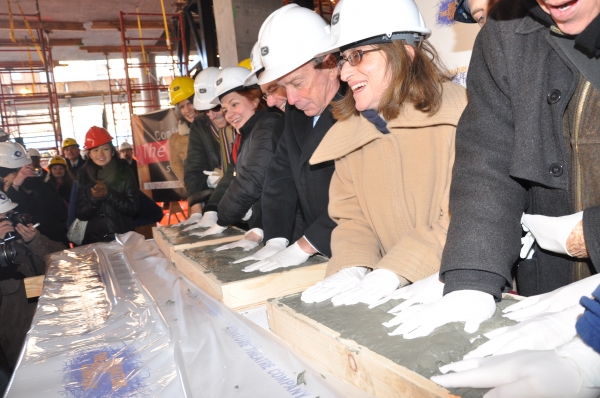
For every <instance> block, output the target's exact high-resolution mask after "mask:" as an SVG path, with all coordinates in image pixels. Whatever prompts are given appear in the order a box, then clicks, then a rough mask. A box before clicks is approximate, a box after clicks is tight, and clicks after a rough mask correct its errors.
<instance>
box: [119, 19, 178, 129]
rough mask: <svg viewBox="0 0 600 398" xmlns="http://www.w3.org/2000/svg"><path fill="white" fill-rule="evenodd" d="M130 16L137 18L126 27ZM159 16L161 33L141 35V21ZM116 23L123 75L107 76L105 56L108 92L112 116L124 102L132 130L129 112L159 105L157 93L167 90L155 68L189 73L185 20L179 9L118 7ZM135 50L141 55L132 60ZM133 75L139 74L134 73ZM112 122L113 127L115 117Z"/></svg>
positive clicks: (148, 21)
mask: <svg viewBox="0 0 600 398" xmlns="http://www.w3.org/2000/svg"><path fill="white" fill-rule="evenodd" d="M141 18H154V20H146V19H145V20H144V21H142V20H141ZM132 19H133V20H135V21H137V29H131V28H129V29H128V28H127V26H130V25H129V24H128V23H127V22H129V21H131V20H132ZM167 19H169V22H168V21H167ZM159 20H160V21H161V22H163V21H164V24H165V31H164V32H163V34H162V35H161V36H160V37H151V36H147V35H145V34H144V30H143V27H144V24H145V23H154V24H155V23H156V22H157V21H159ZM119 24H120V25H119V26H120V31H121V49H122V55H123V62H124V64H123V66H124V71H125V79H121V80H117V79H112V78H111V76H110V68H109V66H108V57H107V68H108V73H109V94H110V100H111V107H112V111H113V117H114V115H117V114H118V110H117V109H115V108H116V107H118V106H123V105H126V108H127V111H128V113H129V115H128V116H129V119H130V124H131V131H133V125H132V123H133V115H136V114H143V113H148V112H152V111H155V110H159V109H161V103H160V93H161V92H163V93H165V92H168V90H169V84H170V82H171V80H170V79H159V78H158V77H157V73H156V68H157V67H162V68H170V70H171V75H172V77H175V76H176V75H182V76H187V75H188V73H189V70H188V62H189V61H188V50H187V45H186V40H185V24H184V19H183V15H182V13H176V14H157V13H139V12H135V13H125V12H122V11H121V12H119ZM169 27H171V28H169ZM139 53H141V58H140V59H139V60H138V62H135V60H134V58H133V55H134V54H139ZM156 54H159V55H166V56H167V57H166V60H165V62H158V63H157V62H156V59H155V56H156ZM176 70H177V71H176ZM134 75H135V76H139V77H134ZM114 123H115V129H116V121H114ZM118 135H119V134H118V132H117V136H118ZM117 138H118V137H117Z"/></svg>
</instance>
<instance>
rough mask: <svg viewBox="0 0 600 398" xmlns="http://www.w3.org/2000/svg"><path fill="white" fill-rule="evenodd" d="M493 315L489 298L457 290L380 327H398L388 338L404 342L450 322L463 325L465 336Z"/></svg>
mask: <svg viewBox="0 0 600 398" xmlns="http://www.w3.org/2000/svg"><path fill="white" fill-rule="evenodd" d="M495 311H496V303H495V301H494V297H493V296H492V295H491V294H488V293H484V292H480V291H478V290H457V291H454V292H451V293H448V294H446V295H445V296H444V297H442V298H441V299H440V300H437V301H434V302H432V303H429V304H421V305H414V306H412V307H409V308H407V309H405V310H404V311H402V312H401V313H400V314H398V315H397V316H396V317H395V318H394V319H392V320H391V321H389V322H386V323H384V324H383V326H386V327H392V326H394V325H398V324H401V325H400V326H399V327H398V328H397V329H396V330H394V331H393V332H392V333H389V335H390V336H395V335H399V334H401V335H402V336H403V337H404V338H405V339H414V338H415V337H423V336H427V335H429V334H430V333H431V332H433V331H434V330H435V329H436V328H438V327H440V326H442V325H445V324H447V323H450V322H465V332H467V333H474V332H476V331H477V329H479V325H480V324H481V322H483V321H485V320H487V319H490V318H491V317H492V316H493V315H494V312H495Z"/></svg>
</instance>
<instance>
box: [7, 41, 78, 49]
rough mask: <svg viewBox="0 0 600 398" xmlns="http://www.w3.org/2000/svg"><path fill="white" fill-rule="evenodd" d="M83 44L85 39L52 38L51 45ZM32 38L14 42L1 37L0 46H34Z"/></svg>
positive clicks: (68, 45)
mask: <svg viewBox="0 0 600 398" xmlns="http://www.w3.org/2000/svg"><path fill="white" fill-rule="evenodd" d="M82 44H83V39H50V47H70V46H80V45H82ZM34 45H35V44H34V43H33V42H32V41H31V40H17V42H16V43H13V42H12V40H9V39H0V47H34Z"/></svg>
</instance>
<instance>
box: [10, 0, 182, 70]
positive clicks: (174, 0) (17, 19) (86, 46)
mask: <svg viewBox="0 0 600 398" xmlns="http://www.w3.org/2000/svg"><path fill="white" fill-rule="evenodd" d="M163 1H164V7H165V12H166V13H167V14H174V13H176V12H177V11H178V9H179V8H181V6H183V5H185V3H186V2H187V0H163ZM37 4H38V6H39V12H40V16H41V20H42V23H43V27H44V30H46V31H48V32H49V38H50V43H51V46H52V58H53V59H54V61H55V62H58V61H72V60H98V59H105V54H106V53H108V56H109V58H122V57H123V56H122V53H121V44H122V39H121V32H120V30H119V29H118V27H119V11H122V12H124V13H136V7H137V10H138V11H137V12H139V13H140V14H161V15H150V16H144V15H142V16H140V17H139V18H140V20H141V24H142V36H143V37H144V38H160V37H161V35H163V34H164V30H165V29H164V22H163V20H162V9H161V0H135V1H134V0H100V1H99V0H77V1H73V0H37ZM10 6H11V10H10V14H12V25H13V26H14V36H15V39H16V40H17V42H19V43H21V47H19V49H22V50H23V51H15V52H6V51H2V52H0V63H12V62H15V63H25V64H27V63H28V62H29V58H30V57H31V60H32V62H36V61H39V57H38V56H37V54H36V50H35V48H34V47H30V50H29V54H28V53H27V51H26V47H25V46H22V44H23V43H26V42H31V36H30V33H29V31H28V29H27V26H26V24H25V23H24V18H23V16H22V14H21V9H22V11H23V13H24V14H35V13H36V0H19V1H18V2H17V1H16V0H10ZM19 6H20V8H21V9H20V8H19ZM7 14H9V10H8V3H7V1H2V2H0V48H3V49H7V48H13V47H14V46H15V44H13V43H12V40H11V37H10V32H11V29H10V26H11V21H10V20H11V18H9V16H8V15H7ZM167 19H168V21H171V18H170V17H168V18H167ZM124 20H125V21H126V35H127V37H128V38H139V34H138V22H137V16H136V15H129V16H125V18H124ZM28 21H29V24H30V26H31V28H32V29H35V28H36V27H37V26H38V24H37V20H33V19H32V18H28ZM134 41H135V40H134ZM134 41H130V43H131V45H138V43H139V41H135V43H134ZM144 43H145V45H151V44H156V41H150V40H146V41H144ZM115 51H117V52H115ZM157 53H159V54H166V53H167V52H166V51H161V50H157ZM139 55H140V52H138V53H135V52H134V53H132V56H133V57H137V56H139Z"/></svg>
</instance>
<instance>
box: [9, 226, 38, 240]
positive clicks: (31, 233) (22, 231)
mask: <svg viewBox="0 0 600 398" xmlns="http://www.w3.org/2000/svg"><path fill="white" fill-rule="evenodd" d="M15 229H16V230H17V232H18V233H19V235H21V237H22V238H23V241H24V242H25V243H29V242H31V241H32V240H34V239H35V238H36V237H37V236H38V234H39V233H40V232H39V231H38V230H37V229H35V228H34V227H33V224H27V225H25V224H17V225H16V226H15Z"/></svg>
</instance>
